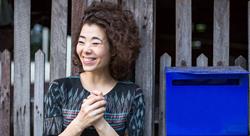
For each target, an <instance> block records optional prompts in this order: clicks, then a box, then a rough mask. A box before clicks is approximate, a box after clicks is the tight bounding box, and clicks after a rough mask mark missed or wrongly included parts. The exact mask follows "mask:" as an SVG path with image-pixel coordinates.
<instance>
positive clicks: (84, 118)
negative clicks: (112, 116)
mask: <svg viewBox="0 0 250 136" xmlns="http://www.w3.org/2000/svg"><path fill="white" fill-rule="evenodd" d="M105 107H106V101H105V98H104V96H103V94H102V93H101V92H99V91H93V92H91V94H90V95H89V96H88V97H87V99H84V100H83V103H82V105H81V109H80V111H79V113H78V115H77V117H76V118H75V119H74V121H75V122H76V123H77V125H78V126H79V128H80V129H81V130H84V129H85V128H87V127H89V126H94V127H95V128H100V127H102V126H101V125H102V124H103V122H105V119H104V118H103V116H104V112H105V110H106V109H105Z"/></svg>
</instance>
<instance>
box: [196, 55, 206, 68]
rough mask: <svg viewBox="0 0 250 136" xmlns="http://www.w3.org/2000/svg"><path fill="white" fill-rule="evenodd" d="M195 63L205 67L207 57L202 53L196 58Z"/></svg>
mask: <svg viewBox="0 0 250 136" xmlns="http://www.w3.org/2000/svg"><path fill="white" fill-rule="evenodd" d="M196 65H197V66H200V67H207V66H208V58H207V57H206V56H205V55H204V54H203V53H202V54H201V55H200V56H199V57H197V59H196Z"/></svg>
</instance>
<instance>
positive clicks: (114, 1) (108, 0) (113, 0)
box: [103, 0, 118, 4]
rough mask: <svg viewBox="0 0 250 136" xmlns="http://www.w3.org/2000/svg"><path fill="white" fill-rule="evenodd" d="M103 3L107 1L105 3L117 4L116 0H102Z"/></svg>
mask: <svg viewBox="0 0 250 136" xmlns="http://www.w3.org/2000/svg"><path fill="white" fill-rule="evenodd" d="M103 1H107V2H112V3H116V4H118V0H103Z"/></svg>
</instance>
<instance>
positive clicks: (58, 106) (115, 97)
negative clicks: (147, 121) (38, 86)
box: [44, 76, 144, 136]
mask: <svg viewBox="0 0 250 136" xmlns="http://www.w3.org/2000/svg"><path fill="white" fill-rule="evenodd" d="M88 95H90V93H89V91H87V90H86V89H84V88H83V87H82V85H81V81H80V78H79V76H74V77H67V78H61V79H58V80H55V81H53V82H51V83H50V86H49V90H48V92H47V94H46V97H45V113H44V114H45V120H44V134H45V136H51V135H52V136H53V135H58V134H60V133H61V132H62V131H63V130H64V129H65V128H66V127H67V126H68V125H69V124H70V122H71V121H72V120H73V119H74V118H75V117H76V116H77V114H78V112H79V110H80V107H81V104H82V101H83V99H85V98H87V97H88ZM104 97H105V99H106V101H107V104H106V111H105V113H104V118H105V120H106V121H107V122H108V123H109V124H110V126H111V127H113V129H114V130H115V131H116V132H117V133H118V135H119V136H123V135H124V133H125V130H127V131H128V135H129V136H142V135H143V127H144V123H143V120H144V97H143V93H142V90H141V89H140V88H139V87H138V86H137V85H135V84H134V83H132V82H123V81H118V83H117V84H116V85H115V87H114V88H113V89H112V90H111V91H110V92H109V93H108V94H106V95H105V96H104ZM82 135H84V136H98V133H97V132H96V130H95V128H94V127H93V126H91V127H89V128H87V129H85V130H84V131H83V133H82Z"/></svg>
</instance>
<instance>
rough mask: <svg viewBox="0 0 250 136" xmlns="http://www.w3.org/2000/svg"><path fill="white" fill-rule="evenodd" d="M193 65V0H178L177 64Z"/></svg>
mask: <svg viewBox="0 0 250 136" xmlns="http://www.w3.org/2000/svg"><path fill="white" fill-rule="evenodd" d="M191 65H192V8H191V0H176V66H191Z"/></svg>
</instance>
